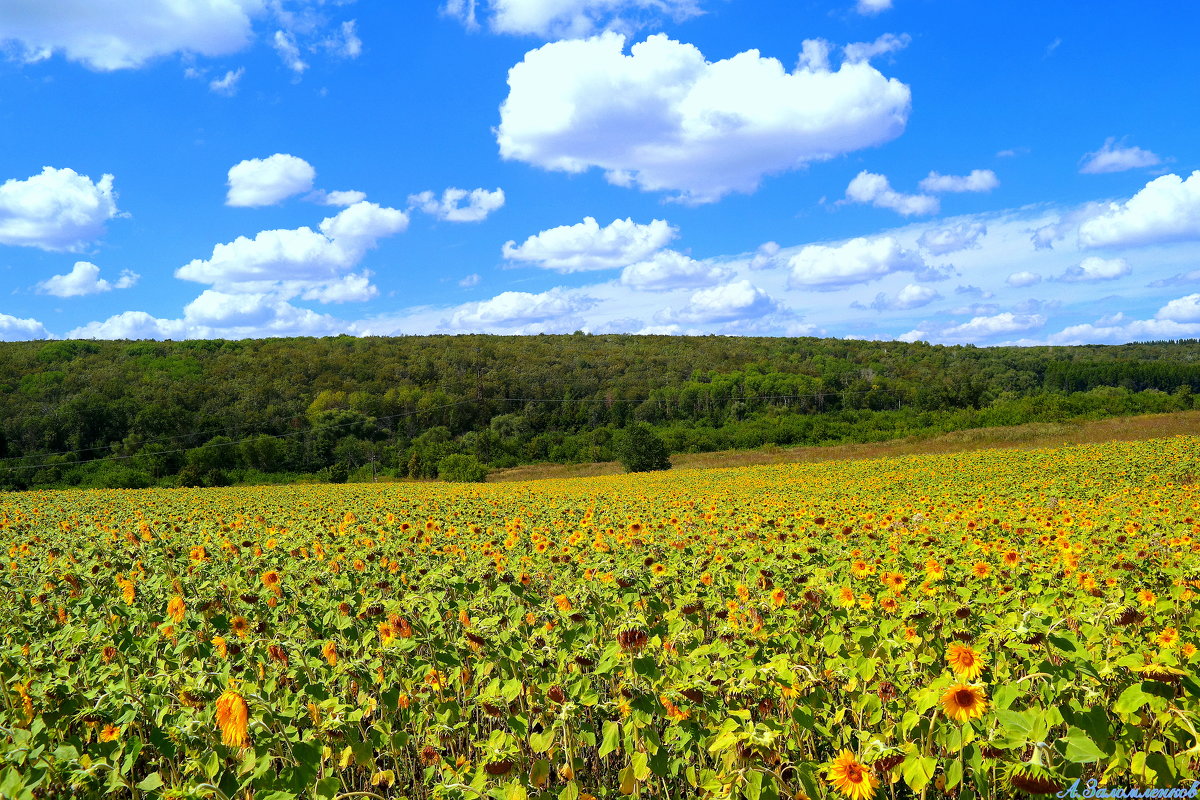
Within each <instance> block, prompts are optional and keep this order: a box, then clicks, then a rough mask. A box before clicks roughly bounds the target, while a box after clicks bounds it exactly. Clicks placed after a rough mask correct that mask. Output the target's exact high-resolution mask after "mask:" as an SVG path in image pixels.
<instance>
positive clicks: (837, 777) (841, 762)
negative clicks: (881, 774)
mask: <svg viewBox="0 0 1200 800" xmlns="http://www.w3.org/2000/svg"><path fill="white" fill-rule="evenodd" d="M827 769H828V773H829V776H828V778H827V780H828V781H829V785H830V786H832V787H833V788H835V789H837V790H838V791H839V792H841V793H842V794H843V795H845V796H846V797H849V798H851V800H870V798H871V797H873V796H874V795H875V787H877V786H878V785H879V781H878V780H876V778H875V775H874V774H873V773H872V772H871V770H870V768H869V767H867V766H866V765H865V764H861V763H859V761H858V759H857V758H855V757H854V753H851V752H850V751H849V750H842V751H841V752H840V753H838V754H837V757H836V758H834V759H833V760H832V761H830V762H829V764H828V765H827Z"/></svg>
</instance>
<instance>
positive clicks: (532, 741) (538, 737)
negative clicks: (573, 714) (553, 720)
mask: <svg viewBox="0 0 1200 800" xmlns="http://www.w3.org/2000/svg"><path fill="white" fill-rule="evenodd" d="M553 744H554V729H553V728H552V729H550V730H548V731H542V732H541V733H533V734H530V735H529V747H530V748H531V749H532V750H533V752H535V753H544V752H546V751H547V750H549V749H550V746H551V745H553Z"/></svg>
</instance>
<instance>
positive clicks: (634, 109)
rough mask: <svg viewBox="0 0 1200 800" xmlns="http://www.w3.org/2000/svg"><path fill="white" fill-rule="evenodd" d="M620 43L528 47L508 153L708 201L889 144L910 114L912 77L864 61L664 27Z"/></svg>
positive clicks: (503, 144) (512, 93)
mask: <svg viewBox="0 0 1200 800" xmlns="http://www.w3.org/2000/svg"><path fill="white" fill-rule="evenodd" d="M624 48H625V37H623V36H621V35H618V34H613V33H606V34H603V35H601V36H597V37H594V38H591V39H586V40H573V41H562V42H554V43H552V44H547V45H545V46H543V47H541V48H539V49H536V50H532V51H530V52H528V53H526V54H525V58H524V60H523V61H522V62H521V63H519V64H517V65H516V66H515V67H513V68H512V69H511V70H510V71H509V76H508V84H509V95H508V97H507V99H506V100H505V101H504V104H503V105H502V106H501V107H500V127H499V128H498V129H497V140H498V142H499V145H500V154H501V155H502V156H503V157H504V158H506V159H514V160H519V161H524V162H527V163H530V164H533V165H535V166H539V167H542V168H545V169H551V170H560V171H565V172H576V173H577V172H584V171H586V170H587V169H589V168H591V167H599V168H601V169H603V170H604V171H605V175H606V178H607V179H608V180H609V182H611V183H614V184H617V185H624V186H629V185H637V186H638V187H640V188H641V189H643V190H647V191H675V192H678V199H681V200H684V201H687V202H694V203H703V202H711V201H715V200H717V199H718V198H720V197H722V196H723V195H725V194H728V193H730V192H752V191H754V190H755V189H756V188H757V186H758V184H759V182H760V181H761V180H762V178H763V177H764V176H765V175H768V174H771V173H777V172H783V171H786V170H792V169H797V168H800V167H802V166H804V165H806V164H808V163H811V162H814V161H823V160H826V159H830V158H833V157H834V156H837V155H840V154H843V153H848V152H852V151H854V150H859V149H862V148H865V147H871V146H874V145H878V144H882V143H883V142H886V141H889V140H891V139H894V138H896V137H897V136H899V135H900V133H901V132H902V131H903V130H904V126H905V123H906V122H907V119H908V113H909V107H910V93H909V89H908V87H907V86H905V85H904V84H903V83H901V82H899V81H897V80H895V79H888V78H886V77H884V76H883V75H882V74H880V73H879V71H878V70H876V69H875V68H874V67H872V66H871V65H870V64H869V63H867V62H858V63H843V64H842V65H841V67H840V68H839V69H838V70H837V71H836V72H834V71H830V70H828V69H825V68H818V67H814V66H812V65H802V66H798V67H797V68H796V70H795V71H793V72H791V73H789V72H787V71H786V70H785V69H784V68H783V65H782V64H780V62H779V61H778V60H776V59H774V58H763V57H762V56H761V55H760V54H759V52H758V51H757V50H748V51H746V52H744V53H740V54H738V55H736V56H734V57H732V58H729V59H725V60H722V61H717V62H715V63H710V62H708V61H706V60H705V58H704V55H703V54H702V53H701V52H700V51H699V50H698V49H697V48H696V47H695V46H693V45H689V44H683V43H680V42H676V41H673V40H671V39H669V38H668V37H667V36H665V35H663V34H659V35H655V36H651V37H650V38H648V39H647V40H646V41H644V42H640V43H637V44H635V45H633V47H632V48H631V50H630V54H629V55H625V54H624Z"/></svg>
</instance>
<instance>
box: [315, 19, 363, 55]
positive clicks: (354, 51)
mask: <svg viewBox="0 0 1200 800" xmlns="http://www.w3.org/2000/svg"><path fill="white" fill-rule="evenodd" d="M321 44H322V45H323V46H324V47H325V49H326V50H329V51H330V52H332V53H334V54H335V55H339V56H341V57H342V58H358V57H359V56H360V55H362V48H363V43H362V39H360V38H358V22H357V20H353V19H350V20H346V21H345V22H343V23H342V24H341V26H340V27H339V28H338V32H337V33H336V34H334V35H332V36H330V37H329V38H327V39H325V41H323V42H322V43H321Z"/></svg>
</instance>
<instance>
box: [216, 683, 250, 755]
mask: <svg viewBox="0 0 1200 800" xmlns="http://www.w3.org/2000/svg"><path fill="white" fill-rule="evenodd" d="M249 726H250V707H249V706H247V705H246V700H245V699H244V698H243V697H242V696H241V695H240V694H238V693H237V692H235V691H234V690H233V689H226V690H225V691H224V692H223V693H222V694H221V696H220V697H218V698H217V727H219V728H220V729H221V741H222V742H224V743H225V744H226V745H228V746H229V747H248V746H249V742H250V736H249Z"/></svg>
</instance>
